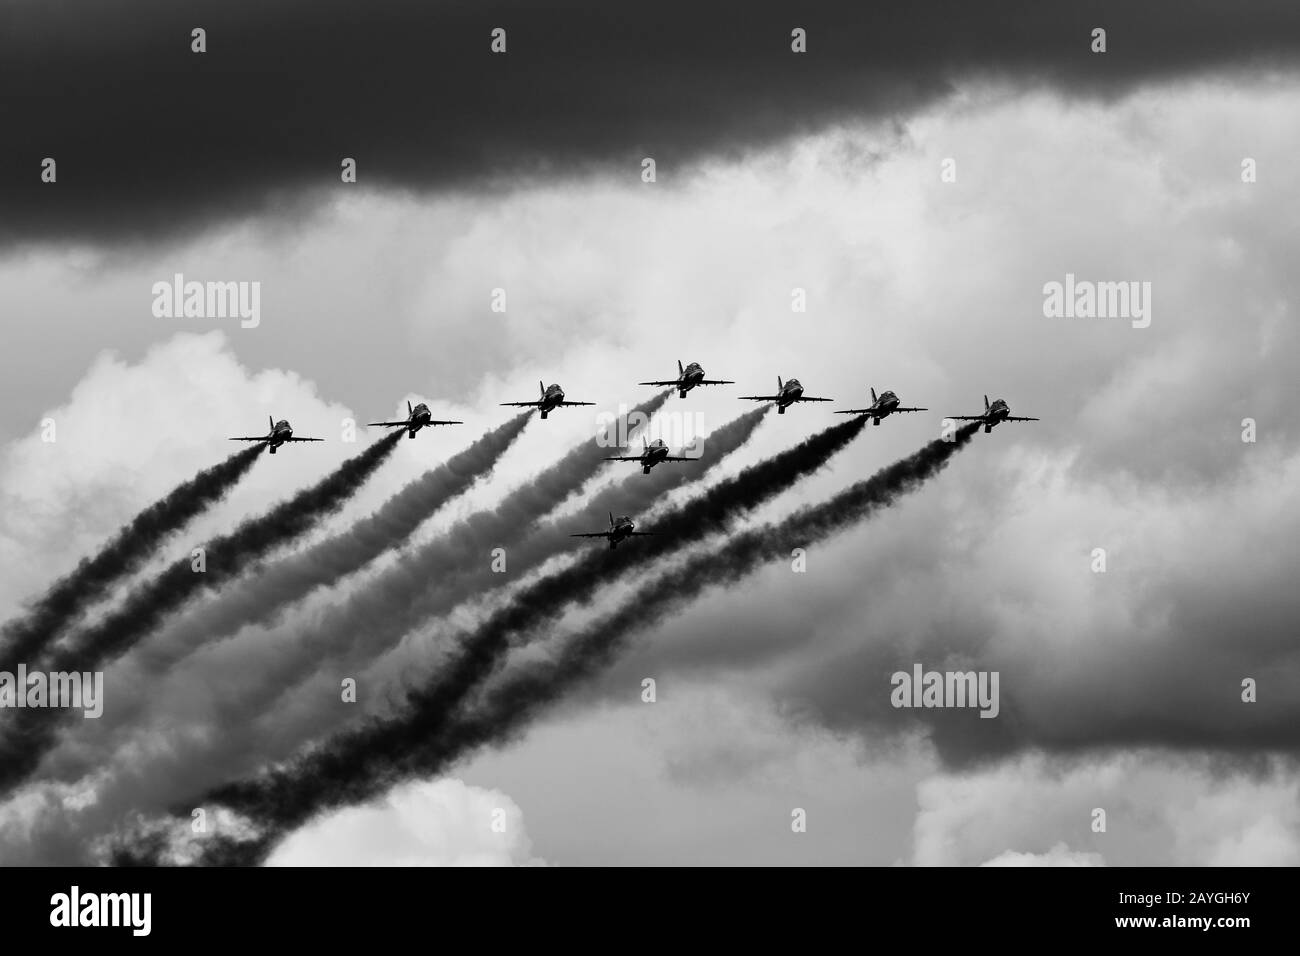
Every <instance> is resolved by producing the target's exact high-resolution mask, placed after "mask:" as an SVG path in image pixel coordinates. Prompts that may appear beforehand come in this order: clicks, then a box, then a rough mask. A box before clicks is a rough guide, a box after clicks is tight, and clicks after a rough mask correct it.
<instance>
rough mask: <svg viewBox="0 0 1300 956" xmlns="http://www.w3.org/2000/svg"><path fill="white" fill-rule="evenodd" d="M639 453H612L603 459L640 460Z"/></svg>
mask: <svg viewBox="0 0 1300 956" xmlns="http://www.w3.org/2000/svg"><path fill="white" fill-rule="evenodd" d="M640 460H641V456H640V455H613V456H611V457H609V458H606V459H605V461H640Z"/></svg>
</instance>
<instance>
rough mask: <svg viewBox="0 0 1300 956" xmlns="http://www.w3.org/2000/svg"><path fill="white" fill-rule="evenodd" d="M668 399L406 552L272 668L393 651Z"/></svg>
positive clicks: (306, 630)
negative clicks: (444, 583) (461, 578)
mask: <svg viewBox="0 0 1300 956" xmlns="http://www.w3.org/2000/svg"><path fill="white" fill-rule="evenodd" d="M671 394H672V393H671V391H665V392H660V393H658V394H656V395H655V396H654V397H652V398H650V399H649V400H647V401H645V402H643V403H642V404H640V405H638V406H636V407H635V408H633V409H632V410H631V411H629V412H628V414H627V415H625V416H623V417H622V418H620V419H618V420H616V421H615V422H614V423H612V424H611V425H610V426H609V427H608V428H607V429H605V430H604V431H603V433H602V434H601V435H598V436H596V437H594V438H591V439H589V440H587V441H585V442H583V443H582V444H580V445H579V446H577V447H576V448H574V449H573V450H571V451H570V452H569V453H568V454H566V455H565V456H564V457H563V458H561V459H560V460H559V461H558V462H556V463H555V464H554V465H552V466H551V467H550V468H547V469H546V470H545V471H543V472H542V473H541V474H540V475H538V476H537V477H535V478H533V479H532V480H531V481H529V482H527V483H526V484H525V485H523V486H522V487H520V488H518V489H516V490H515V491H513V492H511V493H510V494H508V495H507V496H506V497H505V498H504V500H502V501H501V502H500V503H499V504H498V505H496V506H495V507H493V508H491V509H485V510H482V511H479V512H476V513H474V514H472V515H470V516H469V517H467V518H464V519H462V520H460V521H458V522H456V523H455V524H453V525H452V526H451V527H450V528H448V529H447V530H446V531H444V532H442V533H441V534H439V535H438V536H437V537H436V538H434V539H433V540H431V541H428V542H426V543H424V544H422V545H420V546H419V547H417V548H414V549H413V550H412V551H411V552H410V553H407V554H403V555H402V558H401V560H399V561H397V562H396V563H395V564H393V565H392V566H391V567H387V568H385V569H384V570H383V571H382V572H381V573H380V574H378V575H376V577H375V578H374V579H373V580H371V581H367V582H366V584H365V586H364V588H362V589H360V590H358V591H356V592H355V593H353V594H351V595H349V596H348V598H347V599H346V600H345V601H344V602H343V603H342V604H341V606H339V607H335V608H331V609H330V611H329V613H328V616H327V617H325V618H322V619H321V620H319V621H317V622H314V623H313V624H312V625H311V626H302V627H299V628H298V630H297V632H296V633H295V634H293V635H292V636H291V637H285V639H283V640H278V642H277V645H276V648H275V663H274V665H273V668H272V669H274V670H275V671H276V672H277V674H284V673H289V674H292V673H299V672H301V671H302V670H303V668H306V667H310V666H311V665H312V664H313V663H314V662H316V661H319V660H321V659H322V658H330V657H333V656H335V655H338V654H340V653H343V652H344V651H345V650H347V649H349V648H353V649H354V651H355V652H356V653H358V654H369V653H371V652H372V651H373V650H374V649H375V648H385V647H388V646H390V644H391V643H392V642H395V641H396V640H397V639H398V638H400V637H401V636H402V635H403V634H405V633H406V632H407V631H408V630H410V628H411V627H413V626H415V625H416V624H418V623H419V622H421V621H422V620H424V619H425V618H426V617H427V616H428V612H427V611H426V609H425V608H426V602H427V601H428V600H429V594H430V593H433V592H436V591H437V590H438V587H439V584H440V581H441V580H442V578H443V577H444V576H447V575H452V576H454V575H456V574H457V573H458V572H459V570H460V569H461V568H462V567H463V566H464V565H465V564H466V562H467V561H472V560H475V559H481V561H482V562H483V563H484V564H485V565H486V564H487V563H488V562H489V561H490V559H491V555H490V551H491V549H492V548H494V547H498V546H502V545H506V544H510V543H512V542H514V541H516V540H518V538H520V537H522V536H524V535H526V534H527V533H528V532H529V531H530V530H531V529H533V528H535V527H536V526H537V524H538V522H540V520H541V518H542V517H543V516H544V515H545V514H546V513H547V512H548V511H550V510H551V509H552V508H554V507H555V506H556V505H558V504H559V503H560V502H562V501H564V500H565V499H566V498H568V497H569V496H570V495H572V494H575V493H577V492H578V491H579V490H580V489H581V488H582V486H583V485H584V484H585V483H586V482H587V480H588V479H590V478H591V477H592V475H594V474H596V473H597V472H598V471H599V470H600V469H601V468H602V467H604V466H605V463H604V462H603V461H602V460H601V458H602V455H603V454H605V453H607V451H608V449H609V447H610V443H611V442H612V441H613V439H614V437H615V436H616V435H617V434H619V433H620V432H623V431H625V430H626V429H627V428H628V422H629V420H630V419H632V417H633V416H636V415H640V416H643V417H645V418H647V419H648V418H649V416H650V415H653V414H654V413H655V412H656V411H657V410H658V409H659V408H660V406H662V405H663V403H664V402H665V401H667V399H668V396H669V395H671ZM269 676H271V675H270V674H269V673H267V674H263V675H262V677H264V678H265V677H269ZM272 683H273V681H272Z"/></svg>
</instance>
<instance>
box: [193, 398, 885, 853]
mask: <svg viewBox="0 0 1300 956" xmlns="http://www.w3.org/2000/svg"><path fill="white" fill-rule="evenodd" d="M865 424H866V419H865V418H862V417H857V418H853V419H850V420H848V421H845V422H841V423H840V424H838V425H833V426H831V427H830V428H827V429H825V430H824V431H821V432H819V433H817V434H816V435H813V436H811V437H810V438H807V439H805V440H804V441H803V442H801V443H800V444H798V445H796V446H795V447H793V448H790V449H787V450H785V451H783V452H780V453H779V454H777V455H774V456H772V457H771V458H768V459H765V460H764V461H761V462H759V463H757V464H755V465H751V466H750V467H748V468H746V469H744V470H743V471H741V472H740V473H739V474H737V475H735V476H733V477H731V478H728V479H725V480H724V481H721V482H719V483H718V484H717V485H715V486H713V487H712V488H710V489H708V490H707V491H705V492H704V493H703V494H701V495H700V496H699V497H697V498H693V499H690V500H688V501H686V502H684V503H683V504H681V505H680V506H678V507H676V508H673V509H671V510H670V511H668V512H666V513H665V514H663V515H662V516H660V517H659V518H658V519H657V520H656V522H655V526H654V527H655V531H656V532H658V537H654V538H646V539H642V540H639V541H637V542H636V544H638V545H644V547H625V548H623V549H621V550H618V551H607V550H606V549H604V548H598V549H594V550H593V551H591V552H590V553H589V554H588V555H587V556H586V557H583V558H580V559H579V560H577V561H576V562H574V563H573V564H572V565H570V566H568V567H567V568H565V569H563V570H561V571H558V572H555V573H554V574H550V575H547V576H546V577H543V578H541V579H540V580H538V581H536V582H534V583H533V584H531V585H529V586H527V587H525V588H523V589H522V590H521V591H520V592H519V593H517V594H516V595H514V596H513V597H512V598H511V600H510V601H509V603H508V604H506V605H505V606H504V607H502V608H501V609H499V610H498V611H497V612H495V613H494V614H492V615H491V616H490V617H489V618H488V620H487V621H485V622H484V623H483V624H482V625H481V626H479V627H478V628H476V629H475V630H474V632H473V633H472V634H470V635H469V636H468V637H467V638H466V639H465V640H463V641H462V642H461V644H460V646H459V648H458V649H457V651H456V653H455V655H454V656H453V659H452V661H451V662H450V663H449V664H448V665H447V666H446V667H445V668H443V669H441V670H439V672H438V673H437V674H436V675H435V676H434V678H433V680H432V681H431V682H430V683H429V685H427V686H426V687H422V688H419V689H417V690H414V691H412V692H411V693H410V694H409V695H408V699H407V703H408V710H409V712H408V713H407V714H405V715H403V716H401V717H399V718H394V719H389V720H379V719H376V720H372V721H370V722H369V723H368V724H366V725H365V726H363V727H361V728H359V729H357V730H354V731H350V732H347V733H344V734H341V735H339V736H338V737H336V738H335V739H334V740H333V741H332V742H329V743H327V744H326V745H324V746H323V747H321V748H318V749H316V750H314V751H312V752H311V753H309V754H308V755H307V756H306V757H304V758H301V759H300V760H298V761H295V762H293V763H291V764H289V765H288V766H287V767H286V768H284V769H282V770H279V771H277V772H275V773H273V774H271V775H270V776H269V777H268V778H266V779H257V780H255V781H252V782H249V783H240V784H233V785H228V786H225V787H220V788H217V789H216V790H214V791H212V792H210V793H209V794H208V795H207V796H206V797H205V798H204V802H207V801H211V802H213V803H216V804H220V805H223V806H226V807H229V808H230V809H233V810H235V811H237V812H240V813H248V814H251V815H252V816H253V818H254V819H255V820H257V821H258V822H259V823H262V824H270V825H271V827H272V828H273V829H274V830H276V832H284V831H286V830H287V829H289V828H292V827H294V826H297V825H299V824H300V823H301V822H302V821H303V820H304V819H306V817H308V816H310V815H312V814H314V813H316V812H318V811H319V810H321V809H325V808H327V807H330V806H335V805H338V803H340V802H346V799H347V798H342V799H340V798H339V795H340V794H344V793H349V792H351V791H350V788H355V787H370V786H382V785H381V784H379V783H373V782H372V783H358V782H356V781H357V780H359V779H361V778H362V777H364V778H372V777H375V778H386V776H387V772H386V771H387V768H390V767H397V766H401V765H402V763H403V761H405V760H406V759H408V757H407V754H408V753H409V751H410V748H412V747H413V746H418V742H419V741H420V740H425V739H430V738H432V737H434V736H436V734H437V733H438V732H439V731H440V730H441V729H442V728H443V725H444V724H445V723H447V722H448V720H449V719H450V718H451V717H452V716H453V715H454V714H455V712H456V710H457V709H458V707H459V705H460V704H461V702H462V701H463V700H464V699H465V697H466V696H467V695H468V693H469V692H470V691H471V690H472V689H473V688H474V687H476V686H477V685H478V684H479V683H480V682H482V681H483V680H485V679H486V678H488V677H489V676H491V674H492V673H493V671H494V670H495V669H496V668H497V666H498V665H499V664H500V662H501V660H502V658H503V657H504V655H505V653H506V652H507V651H508V650H509V646H510V641H511V638H512V637H513V636H514V635H516V634H517V633H519V632H523V631H528V630H532V629H535V628H537V627H539V626H541V625H544V624H545V623H547V622H548V621H551V620H553V619H555V618H557V617H559V616H560V615H561V614H562V613H563V611H564V610H565V608H567V607H568V606H569V605H570V604H572V603H574V602H577V601H581V600H583V599H586V598H590V597H591V596H592V595H593V594H594V593H595V592H596V591H597V590H598V589H599V587H600V586H601V585H603V584H605V583H607V582H609V581H611V580H613V579H615V578H617V577H618V576H619V575H621V574H622V573H623V572H624V571H626V570H629V569H631V568H632V567H634V566H636V565H638V564H642V563H645V562H648V561H649V560H651V559H653V558H655V557H658V556H662V555H664V554H666V553H669V552H671V551H673V550H675V549H678V548H680V547H681V546H682V545H683V544H684V543H689V542H691V541H694V540H699V539H701V538H704V537H707V536H709V535H712V534H716V533H718V532H721V531H725V530H727V529H728V528H729V527H730V525H731V523H732V522H733V521H734V520H735V518H736V517H737V516H739V515H740V514H742V513H744V512H745V511H747V510H751V509H753V508H755V507H757V506H758V505H760V504H762V503H764V502H765V501H768V500H770V499H771V498H773V497H775V496H776V495H777V494H779V493H780V492H782V491H785V490H786V489H788V488H789V487H790V486H791V485H793V484H794V483H795V482H796V481H797V480H798V479H799V478H801V477H803V476H805V475H808V474H810V473H812V472H813V471H816V470H817V469H818V468H821V467H822V466H824V465H825V464H826V463H827V462H828V461H829V460H830V458H831V457H832V456H833V455H834V454H835V453H836V452H837V451H839V450H841V449H842V448H844V446H845V445H847V444H848V443H849V442H850V441H852V440H853V438H854V437H856V436H857V435H858V434H859V433H860V432H861V431H862V427H863V425H865ZM358 769H361V771H362V773H361V775H360V777H358V776H355V771H357V770H358ZM303 814H306V816H303ZM276 839H278V837H276ZM268 845H269V844H268ZM224 846H226V843H225V842H222V841H214V843H213V845H212V849H213V851H214V852H215V851H217V849H218V848H219V847H224ZM205 859H208V858H207V857H205Z"/></svg>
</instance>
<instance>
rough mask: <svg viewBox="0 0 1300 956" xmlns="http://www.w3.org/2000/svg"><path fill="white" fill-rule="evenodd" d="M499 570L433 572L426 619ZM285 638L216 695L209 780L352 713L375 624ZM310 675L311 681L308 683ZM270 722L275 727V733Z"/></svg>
mask: <svg viewBox="0 0 1300 956" xmlns="http://www.w3.org/2000/svg"><path fill="white" fill-rule="evenodd" d="M766 411H767V410H766V409H765V408H758V409H753V410H751V411H747V412H745V413H743V414H741V415H739V416H737V417H736V418H735V419H733V420H731V421H729V422H727V423H726V424H724V425H722V426H720V427H718V428H716V429H714V430H713V431H712V432H710V433H709V434H708V436H707V437H706V438H705V439H704V441H703V442H702V443H701V445H700V449H701V453H702V455H703V457H702V459H701V460H700V461H698V462H690V463H685V462H683V463H679V464H676V465H671V464H670V465H664V466H660V467H657V468H656V469H655V470H654V471H653V472H651V474H650V475H648V476H646V475H642V474H641V472H640V469H639V468H636V469H635V471H636V473H635V474H634V475H629V476H627V477H626V478H625V479H624V480H623V481H618V482H615V483H614V484H612V485H610V486H608V487H606V488H603V489H601V490H600V491H599V492H597V493H596V494H595V495H593V496H592V497H591V498H590V499H589V500H588V501H587V503H586V505H585V507H584V509H583V512H581V513H579V514H578V515H576V516H574V517H570V518H565V519H563V521H549V522H547V523H545V524H544V525H543V526H542V527H540V528H538V530H537V531H536V532H534V533H533V534H532V535H530V536H528V537H527V538H525V539H524V540H523V541H521V542H519V543H518V544H515V545H512V546H511V547H510V549H509V551H510V563H511V567H512V568H522V569H525V570H526V569H528V568H529V567H531V566H534V565H535V564H540V563H541V562H543V561H544V560H545V559H546V558H548V557H550V556H551V555H553V554H554V553H555V552H556V549H557V548H569V547H571V546H572V545H573V543H574V539H572V538H569V537H568V536H567V533H568V531H569V530H572V528H573V527H584V526H585V525H584V524H583V523H584V522H586V521H588V520H592V521H595V522H596V523H595V524H594V525H593V527H600V526H603V525H604V524H605V520H606V519H605V515H606V512H607V511H609V510H614V511H620V513H622V511H623V510H626V511H630V513H632V514H636V513H638V511H639V509H641V508H643V507H649V506H650V505H652V504H653V503H654V502H656V501H657V500H660V499H661V498H662V496H663V495H664V494H666V493H667V492H669V491H671V490H673V489H676V488H681V487H685V486H687V485H689V484H691V483H693V482H695V481H699V480H702V479H703V478H704V477H705V476H706V475H707V474H708V473H709V472H708V470H709V469H710V468H711V467H713V466H714V465H716V464H718V463H719V462H721V461H723V460H725V459H726V456H727V455H729V454H731V453H732V452H734V451H735V450H737V449H738V448H740V447H741V446H742V445H743V444H744V443H745V442H746V441H748V439H749V438H750V437H751V436H752V435H753V433H754V431H755V429H756V428H757V427H758V425H759V424H760V423H761V422H762V420H763V418H764V416H765V415H766ZM605 467H618V466H616V465H612V464H611V465H606V466H605ZM629 467H631V466H629ZM500 577H501V576H500V575H497V574H494V573H493V572H492V570H491V568H490V565H489V563H488V562H487V561H481V562H473V563H470V562H466V561H464V560H462V561H461V562H460V563H459V564H455V563H453V564H450V565H449V566H447V567H445V568H442V569H440V570H439V573H437V574H429V575H428V580H427V584H426V586H425V590H424V591H423V592H422V593H421V594H420V596H419V609H420V610H422V611H423V612H424V614H425V616H426V617H428V616H432V615H437V614H439V613H442V612H445V611H446V610H447V608H449V607H451V606H453V605H455V604H457V603H458V602H460V601H462V600H464V599H465V598H466V597H468V596H473V595H476V594H480V593H482V592H483V591H485V590H488V589H490V588H491V587H493V586H494V580H493V579H498V580H499V579H500ZM282 636H283V635H275V636H274V645H275V646H274V648H273V649H269V650H268V653H267V654H266V656H265V659H264V660H259V661H258V662H257V663H256V665H255V666H252V667H248V668H244V669H242V670H241V672H240V683H239V685H238V687H231V688H230V689H229V691H227V692H223V693H221V694H219V695H213V696H214V699H213V708H214V710H213V712H212V714H211V715H210V716H207V717H206V718H205V720H206V722H207V723H208V724H210V725H211V726H212V727H214V728H216V727H219V728H220V732H219V733H214V734H212V735H210V738H209V739H210V743H209V742H205V743H204V744H201V745H196V746H195V747H193V748H190V747H187V748H186V751H185V757H184V766H185V767H186V768H193V769H194V772H201V773H203V774H205V775H206V778H207V779H208V780H212V781H216V780H223V779H229V778H230V777H232V776H237V775H239V774H240V773H241V772H243V771H244V770H245V768H247V766H248V760H249V757H250V755H257V756H259V757H260V758H261V760H262V761H263V762H265V761H266V760H268V759H275V754H274V753H268V750H273V751H277V752H278V753H279V754H280V755H283V754H284V753H286V752H287V751H288V750H289V748H293V747H297V746H299V745H300V744H301V743H302V742H304V741H306V740H309V739H312V738H318V737H321V736H323V735H324V734H326V733H328V732H331V731H332V730H333V729H334V728H335V726H336V725H337V724H338V722H339V720H340V717H341V713H346V710H343V711H340V708H339V707H338V704H337V700H338V697H337V694H335V693H333V692H332V690H331V688H332V687H337V686H338V680H339V677H340V676H343V675H349V674H355V673H356V671H355V670H353V667H354V666H355V667H358V668H359V667H362V666H363V665H364V663H365V660H366V659H367V657H369V656H371V655H373V653H375V652H377V651H378V650H379V648H377V647H376V646H375V645H376V643H377V642H376V639H375V635H373V634H371V633H370V632H369V630H367V631H366V632H365V640H358V639H355V638H354V641H353V643H354V644H356V645H359V646H356V647H352V646H343V647H340V648H338V654H337V655H331V654H329V653H327V652H328V651H329V650H330V649H329V648H327V647H326V646H325V645H323V644H322V643H321V641H320V640H319V639H318V638H316V636H315V635H314V634H313V633H312V632H311V631H310V630H306V629H304V631H303V638H304V639H303V640H301V642H300V643H295V644H294V645H292V646H286V644H287V643H288V642H287V640H281V639H280V638H281V637H282ZM399 636H400V635H399ZM322 657H323V658H324V659H325V663H324V664H323V665H319V664H318V663H317V662H318V661H320V660H321V658H322ZM336 657H337V659H335V658H336ZM307 682H312V683H309V684H308V685H307V686H306V687H303V685H304V683H307ZM326 685H330V686H329V687H327V686H326ZM281 700H289V701H291V702H292V705H291V706H287V707H277V706H276V705H277V704H278V703H279V702H280V701H281ZM268 723H271V724H272V725H273V730H271V731H270V732H268V727H267V725H268ZM200 768H201V769H200ZM170 772H171V773H173V774H177V773H182V774H183V773H184V772H185V771H183V770H182V771H178V770H177V767H176V765H175V764H173V765H172V766H171V770H170Z"/></svg>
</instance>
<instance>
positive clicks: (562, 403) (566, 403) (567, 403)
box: [560, 402, 596, 405]
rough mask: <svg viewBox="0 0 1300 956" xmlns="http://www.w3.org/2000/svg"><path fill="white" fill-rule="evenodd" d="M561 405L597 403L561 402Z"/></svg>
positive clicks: (589, 403) (592, 403)
mask: <svg viewBox="0 0 1300 956" xmlns="http://www.w3.org/2000/svg"><path fill="white" fill-rule="evenodd" d="M560 404H561V405H595V404H596V403H595V402H560Z"/></svg>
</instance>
